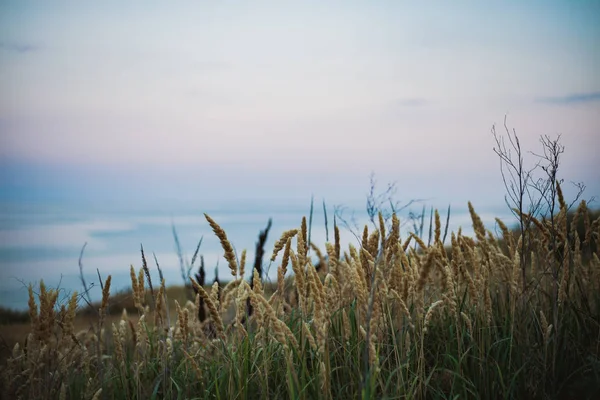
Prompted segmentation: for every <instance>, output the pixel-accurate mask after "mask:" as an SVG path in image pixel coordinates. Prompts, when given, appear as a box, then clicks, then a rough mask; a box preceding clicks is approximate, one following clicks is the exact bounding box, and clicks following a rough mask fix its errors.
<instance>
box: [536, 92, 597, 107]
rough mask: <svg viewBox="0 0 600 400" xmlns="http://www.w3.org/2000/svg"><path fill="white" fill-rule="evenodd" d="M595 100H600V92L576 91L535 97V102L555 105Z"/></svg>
mask: <svg viewBox="0 0 600 400" xmlns="http://www.w3.org/2000/svg"><path fill="white" fill-rule="evenodd" d="M595 101H600V92H590V93H577V94H570V95H566V96H554V97H538V98H537V99H536V102H537V103H542V104H556V105H571V104H583V103H591V102H595Z"/></svg>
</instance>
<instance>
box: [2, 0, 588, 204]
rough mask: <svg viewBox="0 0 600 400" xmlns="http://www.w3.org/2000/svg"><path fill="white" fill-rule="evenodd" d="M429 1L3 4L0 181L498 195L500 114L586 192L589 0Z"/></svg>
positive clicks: (153, 190)
mask: <svg viewBox="0 0 600 400" xmlns="http://www.w3.org/2000/svg"><path fill="white" fill-rule="evenodd" d="M324 3H327V4H324ZM424 3H425V2H410V3H409V2H396V1H373V2H354V1H343V2H342V1H339V2H287V3H286V4H283V2H248V3H247V4H241V5H240V4H235V3H234V2H168V3H167V2H161V3H158V2H143V3H142V2H127V3H126V4H125V3H123V2H111V1H108V2H78V3H72V2H71V3H68V4H67V3H59V2H52V3H47V2H37V3H36V2H26V3H25V2H17V1H14V2H2V4H1V5H0V88H1V90H0V157H1V158H2V160H3V161H2V173H1V174H0V187H1V188H2V189H3V191H4V193H5V194H6V193H8V194H11V193H13V192H16V191H19V190H21V191H22V192H23V193H28V195H30V196H38V195H40V196H41V195H42V194H44V195H48V193H53V191H54V192H59V193H63V194H64V193H80V194H81V193H82V192H85V193H88V194H89V195H90V196H97V197H99V198H106V199H108V198H111V196H112V197H125V198H130V199H135V198H142V197H144V198H146V199H147V198H148V197H149V196H153V197H154V198H156V199H158V200H161V199H164V200H168V199H172V198H174V197H176V198H179V197H182V196H183V197H186V198H189V199H192V200H193V199H195V198H198V197H210V198H211V199H213V200H220V199H230V198H231V197H236V196H237V197H240V198H290V199H291V198H302V200H303V201H306V199H307V198H310V194H311V193H314V194H315V195H316V196H318V197H327V198H332V197H333V201H336V202H341V201H343V200H344V199H348V201H353V200H354V199H351V198H350V197H352V196H354V197H355V198H356V199H359V200H360V201H362V199H363V198H364V192H365V191H366V190H367V189H368V176H369V174H370V173H371V172H372V171H374V172H375V173H376V174H377V176H378V177H379V180H380V182H382V183H383V182H385V181H392V180H394V181H398V183H399V187H400V188H401V192H402V197H403V198H416V197H427V198H433V199H438V200H442V201H459V202H463V204H464V202H466V200H468V199H473V200H475V201H479V202H486V203H488V204H498V203H500V204H501V203H502V201H503V200H502V194H503V188H502V183H501V178H500V174H499V169H498V160H497V157H496V156H495V155H494V153H493V151H492V147H493V145H494V143H493V139H492V136H491V134H490V128H491V126H492V124H493V123H499V124H500V125H501V123H502V121H503V118H504V115H505V114H507V115H508V122H509V125H510V126H512V127H514V128H516V129H517V132H518V134H519V135H520V137H521V139H522V142H523V145H524V147H525V148H526V149H531V150H536V151H537V150H539V147H538V138H539V136H540V135H542V134H548V135H551V136H555V135H556V134H558V133H561V134H562V135H563V136H562V141H563V143H564V144H565V145H566V153H565V155H564V158H563V168H564V169H563V171H562V172H563V175H562V176H563V177H564V178H565V179H566V180H576V181H584V182H585V183H586V184H587V185H588V197H589V196H591V195H599V194H600V178H599V174H598V170H599V169H600V168H599V167H600V165H599V161H598V156H597V152H598V149H600V132H599V131H600V74H599V73H598V71H600V24H598V23H597V21H598V20H600V3H598V2H595V1H589V2H585V1H580V2H571V1H562V2H560V1H531V2H521V1H508V2H507V1H502V2H494V1H486V2H463V1H453V2H451V3H449V2H445V1H439V2H427V4H424ZM525 3H526V4H525ZM531 159H532V160H533V158H531Z"/></svg>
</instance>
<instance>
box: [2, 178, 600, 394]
mask: <svg viewBox="0 0 600 400" xmlns="http://www.w3.org/2000/svg"><path fill="white" fill-rule="evenodd" d="M558 194H559V199H558V200H559V203H560V212H558V213H557V214H556V215H555V216H554V217H553V218H552V219H550V220H548V219H540V220H538V219H535V218H530V217H529V216H528V217H527V218H530V219H529V220H530V221H531V223H532V225H531V228H530V229H528V230H527V232H526V235H524V236H519V235H518V234H516V233H515V232H511V231H509V229H508V228H506V226H505V225H504V224H503V223H502V222H501V221H499V220H498V221H497V223H498V226H499V228H500V230H501V231H502V232H503V233H502V235H501V237H497V236H495V235H494V234H493V233H492V232H490V231H488V230H486V229H485V227H484V225H483V224H482V222H481V220H480V218H479V217H478V215H477V213H476V211H475V209H474V208H473V207H472V206H471V204H469V208H470V211H471V217H472V223H473V228H474V231H475V237H467V236H464V235H463V234H462V233H461V232H460V231H459V232H454V233H451V234H449V235H448V238H447V239H446V241H445V242H444V240H443V239H444V236H443V234H442V230H443V229H442V224H441V223H440V217H439V215H438V214H437V212H436V213H435V218H434V222H433V227H432V228H433V230H432V236H431V240H430V241H428V242H429V243H425V242H424V240H423V239H422V238H420V237H418V236H416V235H414V234H411V235H409V236H407V237H400V232H399V221H398V219H397V218H396V216H395V215H394V216H393V217H392V218H391V219H390V221H389V223H387V224H386V221H385V220H384V218H383V217H382V215H381V214H380V215H379V225H378V227H377V229H375V228H374V227H371V228H370V229H369V227H365V228H364V232H363V235H362V240H361V243H360V246H352V245H350V247H349V248H347V249H342V248H340V244H339V229H338V227H337V226H336V227H335V228H334V237H335V239H334V241H333V243H325V246H324V247H323V248H322V249H319V247H318V246H316V245H314V244H312V243H308V237H309V234H308V229H307V223H306V219H304V220H303V221H302V223H301V224H300V226H299V227H298V229H292V230H289V231H287V232H285V233H284V234H283V235H282V237H281V238H280V240H279V241H278V242H277V243H276V245H275V248H274V249H273V252H272V253H271V254H272V257H271V260H276V259H277V260H279V259H281V260H282V261H281V263H279V264H278V269H277V272H278V279H277V282H276V283H273V284H272V285H263V282H262V279H261V276H260V274H259V273H258V271H257V270H254V274H253V278H252V279H251V281H250V282H247V281H245V280H243V279H241V278H240V277H241V276H244V273H245V269H246V260H245V258H246V256H245V252H243V253H242V254H241V256H240V257H239V258H238V257H236V255H235V253H234V251H233V247H232V245H231V244H230V243H229V241H228V239H227V236H226V233H225V232H224V231H223V230H222V229H221V228H220V227H219V225H218V224H217V222H215V221H213V220H212V219H211V218H210V217H209V216H206V218H207V220H208V222H209V223H210V225H211V227H212V228H213V230H214V232H215V234H216V235H217V237H218V238H219V239H220V241H221V244H222V247H223V251H224V257H225V259H226V260H227V262H228V265H229V268H230V271H231V278H230V280H229V281H228V282H224V283H222V284H220V285H219V284H218V283H215V284H213V285H212V286H210V285H207V286H204V285H203V284H204V282H200V283H198V282H196V280H194V279H193V278H191V279H190V285H191V287H193V288H194V290H195V293H196V294H195V296H192V297H186V296H188V294H189V293H190V292H189V288H184V287H178V288H177V287H169V288H167V287H166V283H165V282H164V280H163V282H160V283H154V288H153V290H152V291H150V290H149V284H150V282H148V281H147V278H146V276H148V275H147V274H145V271H144V269H143V268H142V269H140V270H139V271H135V270H134V269H133V267H132V268H131V281H132V288H131V292H129V293H124V294H120V295H119V296H110V277H107V278H106V279H105V282H104V291H103V300H102V302H101V303H100V304H97V305H95V306H94V307H91V309H90V308H89V307H87V306H85V305H81V304H78V303H79V302H78V299H79V297H78V296H77V294H74V295H73V297H72V298H71V300H70V301H69V302H68V303H67V304H62V305H58V304H56V299H57V292H56V291H54V290H52V289H48V288H45V287H43V285H42V287H40V288H39V290H38V288H35V289H36V292H38V296H36V295H34V288H30V303H29V304H30V310H29V318H28V322H25V323H24V322H22V321H21V322H19V321H18V320H15V323H13V324H10V325H6V324H5V325H3V326H2V328H1V331H0V332H1V334H2V337H3V338H4V340H5V342H6V344H7V345H10V347H11V349H10V354H8V355H7V356H6V357H5V361H4V365H3V367H2V368H3V370H2V376H3V381H2V393H3V394H4V395H5V396H6V398H23V399H25V398H36V399H37V398H60V399H92V398H93V399H101V398H110V399H113V398H114V399H120V398H122V399H147V398H173V399H179V398H198V399H203V398H207V399H256V398H293V399H321V398H324V399H328V398H336V399H339V398H363V399H375V398H388V399H392V398H428V399H429V398H430V399H437V398H440V399H441V398H453V399H454V398H484V399H500V398H523V399H525V398H527V399H538V398H539V399H543V398H565V399H580V398H596V396H598V395H600V389H599V388H600V385H599V382H600V260H599V258H598V244H599V235H600V218H598V217H597V213H592V212H590V211H589V210H588V209H587V206H586V203H585V202H582V203H581V204H580V205H579V207H578V208H577V210H576V211H575V212H574V213H573V212H572V213H568V212H567V209H568V206H567V204H566V203H565V201H564V200H563V199H562V194H561V193H560V189H559V191H558ZM594 218H595V219H594ZM523 249H525V250H526V251H525V252H524V251H523ZM278 255H280V256H281V255H282V256H281V257H280V258H278V257H277V256H278ZM317 259H318V261H317ZM187 298H190V299H191V301H189V300H187ZM111 304H112V305H111ZM124 308H125V309H126V310H127V311H126V312H123V311H122V310H123V309H124ZM77 313H79V314H80V315H81V316H79V317H78V316H77Z"/></svg>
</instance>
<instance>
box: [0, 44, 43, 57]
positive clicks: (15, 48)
mask: <svg viewBox="0 0 600 400" xmlns="http://www.w3.org/2000/svg"><path fill="white" fill-rule="evenodd" d="M40 49H41V47H40V46H38V45H36V44H33V43H6V42H0V50H4V51H8V52H10V53H18V54H25V53H33V52H34V51H38V50H40Z"/></svg>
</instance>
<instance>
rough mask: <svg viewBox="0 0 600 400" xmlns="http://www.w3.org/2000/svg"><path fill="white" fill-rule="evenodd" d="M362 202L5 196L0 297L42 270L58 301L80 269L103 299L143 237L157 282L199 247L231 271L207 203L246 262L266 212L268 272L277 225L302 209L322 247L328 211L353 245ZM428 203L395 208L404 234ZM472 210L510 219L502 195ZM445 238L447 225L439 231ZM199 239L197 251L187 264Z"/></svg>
mask: <svg viewBox="0 0 600 400" xmlns="http://www.w3.org/2000/svg"><path fill="white" fill-rule="evenodd" d="M311 202H312V207H311ZM364 204H365V202H364V199H358V200H357V201H355V202H354V203H350V204H344V205H333V204H325V203H324V202H323V201H322V200H320V199H319V200H317V199H312V200H311V198H310V197H309V198H307V199H303V200H302V201H295V202H289V201H283V200H281V201H277V200H274V201H269V200H261V201H256V200H255V201H244V200H235V199H228V200H227V201H221V202H217V201H212V202H202V201H198V202H197V203H196V202H188V203H186V204H175V205H174V204H172V203H169V204H158V203H157V204H151V205H146V206H144V207H140V206H139V205H137V204H128V203H127V202H118V203H116V202H110V201H102V202H87V203H85V202H69V201H48V200H44V201H41V200H22V199H21V200H19V201H16V200H5V201H3V202H2V203H1V207H0V306H2V307H5V308H10V309H14V310H25V309H27V302H28V286H29V285H32V287H33V289H34V292H35V293H38V292H39V284H40V282H41V281H42V280H43V282H44V284H45V286H46V287H47V288H55V289H58V290H59V297H58V302H59V303H60V302H64V301H66V299H67V298H68V297H69V296H70V295H71V294H72V293H73V291H77V292H78V293H80V294H81V293H82V292H83V291H84V290H85V289H84V286H83V283H82V279H81V276H82V275H83V278H84V280H85V282H86V285H87V286H86V289H87V290H88V293H89V294H90V296H91V299H92V301H95V300H98V299H100V297H101V289H100V286H101V282H104V281H105V280H106V278H107V277H108V275H111V277H112V278H111V279H112V285H111V292H113V293H114V292H118V291H124V290H127V289H128V288H129V287H130V275H129V270H130V266H132V265H133V266H134V268H135V269H136V271H138V270H139V268H140V267H141V266H142V256H141V248H142V247H143V250H144V254H145V258H146V261H147V265H148V267H149V270H150V271H151V277H152V280H153V282H154V285H155V286H157V285H158V282H159V277H158V268H157V263H158V265H159V266H160V268H161V270H162V272H163V275H164V278H165V281H166V284H167V285H182V284H183V283H184V281H183V277H182V269H183V271H184V273H186V271H187V269H188V267H190V266H191V269H192V274H193V273H194V272H196V271H197V268H198V266H199V264H200V256H201V257H202V258H203V260H204V265H205V269H206V271H207V281H211V280H212V279H213V278H214V277H215V275H218V276H219V278H220V279H221V280H228V279H230V277H231V274H230V270H229V268H228V265H227V262H226V261H225V259H224V258H223V251H222V248H221V245H220V242H219V240H218V239H217V238H216V236H215V235H214V233H213V232H212V230H211V228H210V226H209V224H208V223H207V221H206V219H205V216H204V213H206V214H208V215H210V217H211V218H213V219H214V220H215V221H216V222H217V223H218V224H219V225H220V226H221V227H222V228H223V229H224V230H225V232H226V233H227V236H228V239H229V240H230V242H231V243H232V244H233V246H234V248H235V250H236V253H237V254H238V256H239V255H240V254H241V251H242V250H243V249H246V250H247V260H248V265H253V263H254V257H255V247H256V242H257V240H258V235H259V233H260V232H261V231H262V230H264V229H265V228H266V227H267V224H268V222H269V220H271V221H272V224H271V228H270V230H269V232H268V236H267V242H266V246H265V257H264V259H263V270H264V271H265V279H271V280H274V279H276V273H277V265H278V262H279V261H280V260H279V258H278V259H276V260H275V262H273V263H271V262H270V261H269V259H270V255H271V253H272V249H273V245H274V243H275V242H276V240H277V239H278V238H279V237H280V236H281V234H282V233H283V232H284V231H286V230H288V229H293V228H297V227H299V226H300V224H301V221H302V218H303V217H306V218H307V220H308V221H309V222H310V228H311V229H310V236H311V241H312V242H314V243H315V244H317V245H318V246H320V247H321V248H324V243H325V242H326V241H327V240H330V241H333V223H334V219H335V221H336V223H337V224H338V226H339V227H340V231H341V242H342V246H344V247H346V246H347V245H348V244H349V243H353V244H355V245H357V244H358V237H359V236H360V233H361V232H362V228H363V227H364V225H365V224H367V225H370V224H371V222H370V221H369V218H368V215H367V213H366V211H365V206H364ZM432 207H438V208H439V212H440V215H441V219H442V223H443V224H445V220H446V215H447V208H448V204H443V203H440V204H436V205H434V204H414V205H413V206H412V207H410V208H407V209H405V210H403V212H402V213H400V220H401V234H402V235H403V236H404V237H406V235H407V234H408V232H409V231H414V228H415V225H414V221H413V220H412V219H411V218H410V212H412V213H413V214H414V215H419V214H421V213H422V212H423V210H425V218H424V225H425V226H424V232H423V237H424V239H427V238H428V235H429V231H428V228H429V217H430V211H431V209H432ZM311 208H312V214H311ZM477 211H478V213H479V215H480V216H481V218H482V220H483V221H484V224H485V225H486V226H487V227H488V228H490V229H492V230H494V229H495V221H494V218H495V217H496V216H498V217H500V218H503V219H504V220H505V221H508V222H509V223H510V221H512V217H511V215H510V212H509V211H508V209H507V208H506V206H503V205H502V204H500V205H497V204H496V205H494V206H490V207H487V208H479V209H478V210H477ZM311 215H312V218H311ZM459 227H461V228H462V230H463V232H464V233H466V234H471V233H472V232H473V230H472V225H471V220H470V216H469V213H468V209H467V207H466V204H463V205H452V209H451V213H450V220H449V229H448V230H449V232H451V231H456V230H457V229H458V228H459ZM372 228H373V226H372V225H371V229H372ZM449 238H450V233H448V236H447V239H446V241H449ZM200 241H201V243H200ZM177 243H179V249H180V251H178V246H177ZM199 243H200V248H199V251H198V254H199V255H198V257H197V258H196V260H194V263H193V264H191V262H192V256H193V254H194V252H195V250H196V248H197V247H198V244H199ZM178 253H180V254H181V255H182V257H181V258H180V257H179V255H178ZM246 270H247V271H250V270H251V267H248V268H247V269H246ZM247 274H249V272H247Z"/></svg>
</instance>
